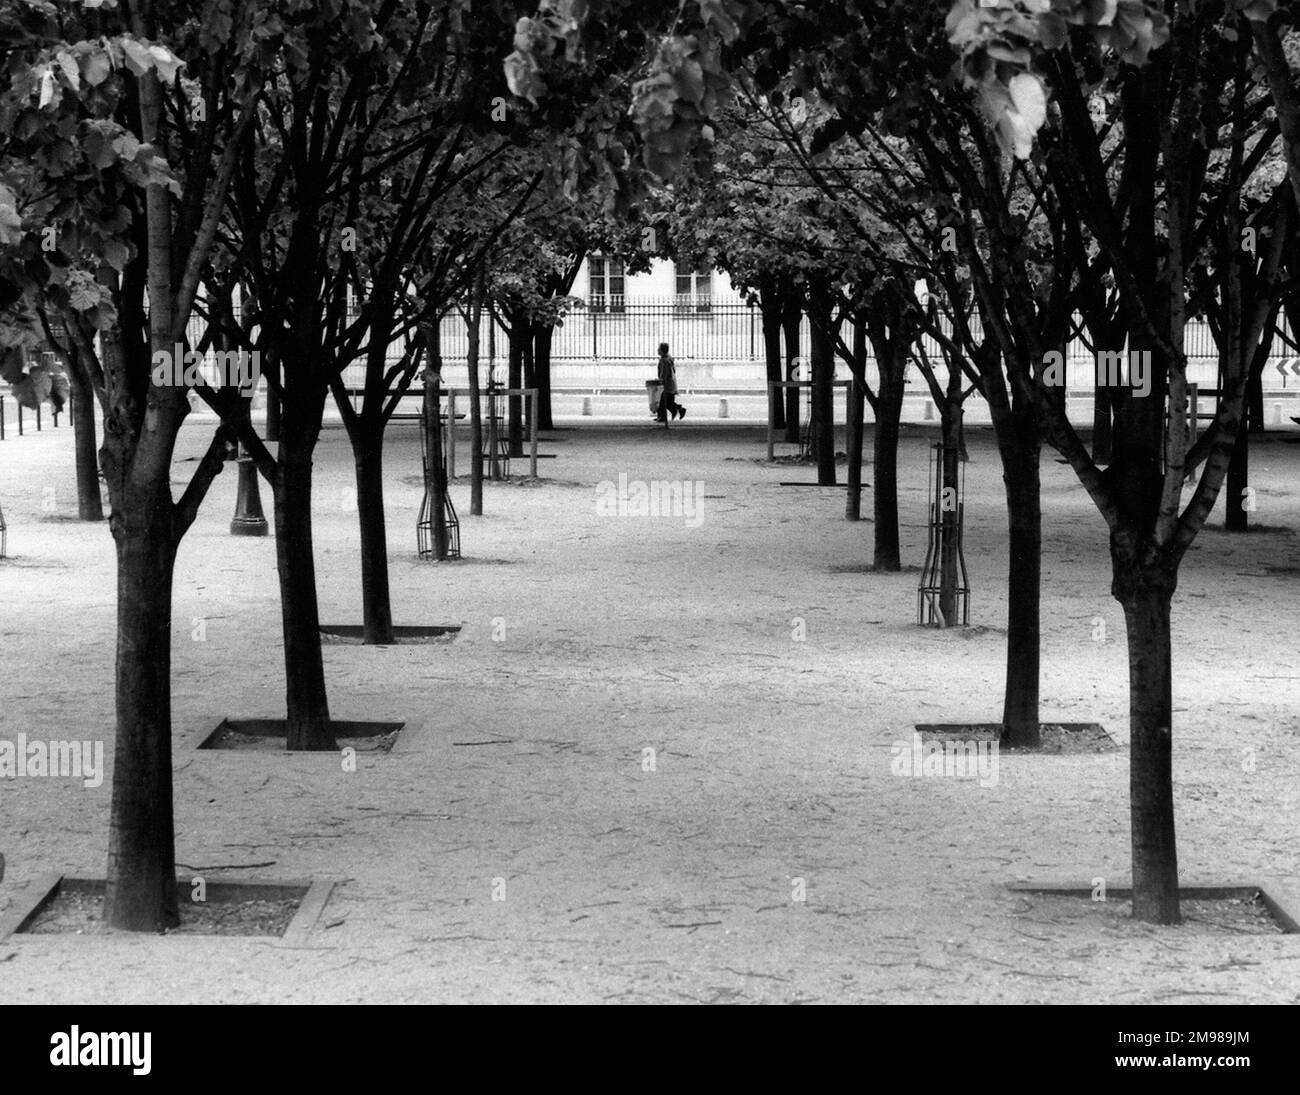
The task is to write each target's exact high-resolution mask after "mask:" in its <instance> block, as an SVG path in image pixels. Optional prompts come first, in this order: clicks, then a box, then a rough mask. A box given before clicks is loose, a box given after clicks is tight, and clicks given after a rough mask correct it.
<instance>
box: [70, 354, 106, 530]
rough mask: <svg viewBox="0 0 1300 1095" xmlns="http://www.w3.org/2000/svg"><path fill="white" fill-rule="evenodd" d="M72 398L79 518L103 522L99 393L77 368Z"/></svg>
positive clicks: (72, 375) (72, 372) (73, 374)
mask: <svg viewBox="0 0 1300 1095" xmlns="http://www.w3.org/2000/svg"><path fill="white" fill-rule="evenodd" d="M68 387H69V388H70V389H71V391H70V394H71V396H72V434H73V438H72V440H73V445H74V447H75V450H76V462H77V516H78V517H80V518H81V520H83V521H102V520H103V519H104V502H103V497H102V495H101V494H100V490H99V454H98V446H97V444H96V440H95V393H94V391H93V389H92V388H91V385H90V378H89V377H87V376H86V375H84V373H83V372H82V371H81V370H80V369H78V368H77V367H76V366H73V367H71V368H69V369H68Z"/></svg>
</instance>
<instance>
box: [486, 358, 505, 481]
mask: <svg viewBox="0 0 1300 1095" xmlns="http://www.w3.org/2000/svg"><path fill="white" fill-rule="evenodd" d="M487 405H488V416H487V429H486V430H485V431H484V435H483V459H485V460H486V461H487V462H488V466H487V472H488V478H489V479H507V478H509V476H510V437H509V435H508V433H507V431H506V430H505V429H504V428H503V424H504V422H505V396H504V389H503V388H502V386H501V385H500V384H499V383H498V382H497V379H496V377H495V376H493V375H492V374H491V373H489V374H488V385H487Z"/></svg>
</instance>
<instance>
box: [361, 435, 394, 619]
mask: <svg viewBox="0 0 1300 1095" xmlns="http://www.w3.org/2000/svg"><path fill="white" fill-rule="evenodd" d="M363 429H364V427H361V426H360V424H359V428H358V431H357V437H356V439H355V440H354V441H353V443H352V459H353V464H354V465H355V467H356V478H357V514H358V524H359V526H360V529H361V612H362V623H363V631H364V636H363V639H362V641H363V642H365V643H367V644H371V643H391V642H392V641H393V606H392V596H391V592H390V590H389V585H388V528H387V525H386V524H385V520H384V472H383V468H384V433H383V429H382V427H381V428H380V429H379V430H378V431H375V432H374V433H372V434H369V435H367V434H366V433H365V432H363Z"/></svg>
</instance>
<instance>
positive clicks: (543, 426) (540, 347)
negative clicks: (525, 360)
mask: <svg viewBox="0 0 1300 1095" xmlns="http://www.w3.org/2000/svg"><path fill="white" fill-rule="evenodd" d="M533 331H534V336H533V346H534V350H533V377H534V381H533V384H534V386H535V387H536V388H537V428H538V430H553V429H555V421H554V419H552V418H551V340H552V339H553V338H554V337H555V328H553V327H545V326H540V327H534V328H533Z"/></svg>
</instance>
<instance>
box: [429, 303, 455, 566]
mask: <svg viewBox="0 0 1300 1095" xmlns="http://www.w3.org/2000/svg"><path fill="white" fill-rule="evenodd" d="M424 345H425V351H426V362H425V368H424V407H423V411H424V421H425V434H424V443H425V452H424V468H425V473H424V489H425V491H426V492H427V493H428V495H429V505H430V507H431V509H432V513H431V514H430V518H431V523H432V526H433V529H432V531H433V557H434V558H435V559H437V560H438V561H439V562H441V561H443V560H445V559H446V558H447V555H448V554H449V551H450V536H449V532H448V529H447V510H446V507H445V504H444V501H445V496H446V491H447V469H446V467H445V466H444V464H443V460H442V332H441V329H440V325H439V324H438V323H437V322H434V323H430V324H427V325H426V327H425V331H424Z"/></svg>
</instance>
